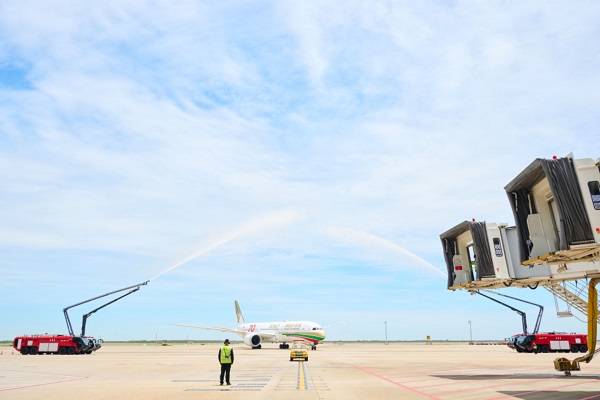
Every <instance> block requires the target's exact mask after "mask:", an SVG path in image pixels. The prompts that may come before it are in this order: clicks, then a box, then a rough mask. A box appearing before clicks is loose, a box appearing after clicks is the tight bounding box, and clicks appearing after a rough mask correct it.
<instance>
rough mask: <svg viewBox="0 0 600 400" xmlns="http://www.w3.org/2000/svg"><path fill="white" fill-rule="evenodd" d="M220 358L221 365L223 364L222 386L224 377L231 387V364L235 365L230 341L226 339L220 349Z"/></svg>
mask: <svg viewBox="0 0 600 400" xmlns="http://www.w3.org/2000/svg"><path fill="white" fill-rule="evenodd" d="M218 358H219V363H220V364H221V377H220V382H221V385H223V376H225V382H227V385H231V383H230V382H229V375H230V373H231V364H233V349H232V348H231V347H229V339H225V342H224V343H223V346H222V347H221V348H220V349H219V356H218Z"/></svg>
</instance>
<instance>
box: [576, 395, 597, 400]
mask: <svg viewBox="0 0 600 400" xmlns="http://www.w3.org/2000/svg"><path fill="white" fill-rule="evenodd" d="M599 397H600V394H595V395H593V396H588V397H582V398H581V399H579V400H592V399H597V398H599Z"/></svg>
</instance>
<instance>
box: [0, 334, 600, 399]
mask: <svg viewBox="0 0 600 400" xmlns="http://www.w3.org/2000/svg"><path fill="white" fill-rule="evenodd" d="M266 346H267V347H268V346H271V345H270V344H268V345H266ZM234 349H235V364H234V366H233V368H232V386H230V387H227V386H219V383H218V375H219V365H218V362H217V351H218V346H217V345H216V344H207V345H201V344H190V345H186V344H175V345H171V346H159V345H156V344H148V345H136V344H126V345H125V344H110V343H109V344H105V346H104V348H102V349H101V350H99V351H98V352H96V353H94V354H91V355H81V356H59V355H35V356H22V355H20V354H15V353H14V352H13V351H12V350H11V349H10V348H9V347H1V348H0V350H1V352H2V354H1V355H0V399H11V400H21V399H44V400H65V399H89V400H96V399H123V400H125V399H127V400H134V399H144V400H145V399H149V400H150V399H161V400H162V399H186V400H189V399H270V400H271V399H273V400H278V399H286V400H287V399H320V400H326V399H386V400H389V399H414V400H438V399H440V400H441V399H468V400H478V399H486V400H504V399H506V400H508V399H523V400H593V399H598V400H600V357H599V358H598V359H597V360H593V361H592V362H591V364H589V365H588V364H584V365H583V370H582V371H581V372H575V373H574V374H573V376H571V377H566V376H564V375H563V374H561V373H559V372H556V371H554V369H553V365H552V361H553V359H554V358H556V357H557V356H559V355H557V354H537V355H535V354H518V353H516V352H514V351H513V350H510V349H509V348H507V347H504V346H485V345H482V346H469V345H463V344H436V343H434V344H433V345H425V344H401V343H391V344H389V345H387V346H386V345H384V344H381V343H373V344H369V343H363V344H360V343H327V342H325V343H323V344H322V345H321V346H320V347H319V350H317V351H311V352H310V353H309V356H310V359H309V361H308V362H290V361H289V351H287V350H279V349H278V348H274V347H273V348H264V349H262V350H250V349H248V348H247V347H245V346H243V345H240V344H236V345H234ZM560 356H566V357H568V358H572V357H573V355H572V354H561V355H560Z"/></svg>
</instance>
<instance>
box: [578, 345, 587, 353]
mask: <svg viewBox="0 0 600 400" xmlns="http://www.w3.org/2000/svg"><path fill="white" fill-rule="evenodd" d="M579 351H580V352H582V353H587V351H588V347H587V345H586V344H582V345H581V347H580V348H579Z"/></svg>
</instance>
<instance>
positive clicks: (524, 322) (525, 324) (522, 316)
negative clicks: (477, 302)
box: [473, 291, 527, 335]
mask: <svg viewBox="0 0 600 400" xmlns="http://www.w3.org/2000/svg"><path fill="white" fill-rule="evenodd" d="M473 293H477V294H478V295H480V296H483V297H485V298H487V299H490V300H492V301H494V302H496V303H498V304H501V305H503V306H504V307H507V308H510V309H511V310H513V311H514V312H516V313H517V314H519V315H520V316H521V322H522V324H523V334H525V335H527V316H526V315H525V313H524V312H523V311H521V310H519V309H518V308H515V307H513V306H511V305H509V304H506V303H504V302H502V301H500V300H497V299H495V298H493V297H490V296H488V295H487V294H483V293H481V292H479V291H475V292H473Z"/></svg>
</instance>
